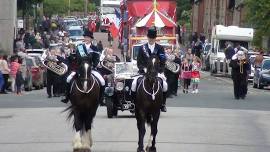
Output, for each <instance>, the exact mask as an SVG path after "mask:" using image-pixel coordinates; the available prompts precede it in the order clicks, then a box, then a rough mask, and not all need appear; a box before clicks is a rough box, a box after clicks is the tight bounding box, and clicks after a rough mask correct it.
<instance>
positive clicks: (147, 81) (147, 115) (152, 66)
mask: <svg viewBox="0 0 270 152" xmlns="http://www.w3.org/2000/svg"><path fill="white" fill-rule="evenodd" d="M159 64H160V60H159V58H158V57H157V56H151V57H150V58H149V60H148V64H147V72H146V74H145V76H144V77H142V78H141V79H139V80H138V88H137V92H136V98H135V107H136V109H135V115H136V120H137V128H138V131H139V141H138V145H139V146H138V149H137V152H145V150H144V145H143V139H144V135H145V132H146V129H145V123H147V126H148V127H150V129H151V133H150V139H149V140H148V145H147V147H146V151H147V152H156V147H155V144H156V135H157V125H158V120H159V116H160V107H161V105H162V100H163V92H162V80H161V79H159V78H158V77H157V75H158V68H159Z"/></svg>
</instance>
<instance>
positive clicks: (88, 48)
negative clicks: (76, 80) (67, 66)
mask: <svg viewBox="0 0 270 152" xmlns="http://www.w3.org/2000/svg"><path fill="white" fill-rule="evenodd" d="M83 36H84V44H80V45H78V46H77V48H76V58H73V59H74V60H76V63H77V65H80V64H81V62H82V60H83V59H84V58H86V57H89V58H91V59H92V66H93V69H92V71H91V72H92V74H93V75H94V76H95V77H96V78H97V79H98V80H99V83H100V86H101V89H100V102H102V101H101V100H102V97H103V93H104V87H105V81H104V79H103V77H102V76H101V75H100V74H99V73H98V72H97V71H96V70H95V69H96V67H97V65H98V63H99V56H100V53H99V51H98V49H97V47H96V46H94V45H93V44H92V40H93V39H94V36H93V33H92V32H90V31H88V30H85V32H84V35H83ZM73 67H76V66H73ZM76 70H77V69H73V70H72V71H71V73H70V74H69V76H68V77H67V83H68V85H67V90H66V98H65V99H63V100H62V102H64V103H67V102H68V100H69V95H70V94H69V91H70V84H71V83H70V82H71V81H72V79H73V77H74V76H75V75H76V73H77V71H76Z"/></svg>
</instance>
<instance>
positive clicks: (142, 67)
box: [131, 28, 168, 112]
mask: <svg viewBox="0 0 270 152" xmlns="http://www.w3.org/2000/svg"><path fill="white" fill-rule="evenodd" d="M147 37H148V43H146V44H144V45H142V46H141V47H140V49H139V52H138V56H137V67H138V68H139V74H140V76H138V77H135V78H134V80H133V82H132V87H131V91H132V94H133V96H134V97H136V96H135V92H136V89H137V80H138V78H140V77H142V75H144V74H145V73H146V66H147V61H148V59H149V58H150V56H152V55H157V56H158V57H159V59H160V67H159V71H158V72H159V74H158V77H159V78H161V79H162V81H163V83H162V84H163V96H164V100H163V104H162V107H161V111H163V112H166V111H167V109H166V93H167V90H168V85H167V82H166V77H165V76H164V69H165V61H166V56H165V52H164V48H163V47H162V46H161V45H159V44H157V43H156V37H157V31H156V29H155V28H150V29H149V30H148V33H147Z"/></svg>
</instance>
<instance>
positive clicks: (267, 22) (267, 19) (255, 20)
mask: <svg viewBox="0 0 270 152" xmlns="http://www.w3.org/2000/svg"><path fill="white" fill-rule="evenodd" d="M245 4H246V6H247V8H248V11H247V12H248V14H247V21H248V22H249V23H250V24H251V25H252V26H253V27H254V28H255V29H256V34H255V38H254V43H255V45H258V46H261V43H260V42H261V39H262V36H268V35H270V28H269V27H270V1H269V0H256V1H255V0H245Z"/></svg>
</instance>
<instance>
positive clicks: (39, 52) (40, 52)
mask: <svg viewBox="0 0 270 152" xmlns="http://www.w3.org/2000/svg"><path fill="white" fill-rule="evenodd" d="M43 52H44V51H27V53H38V54H42V53H43Z"/></svg>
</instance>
